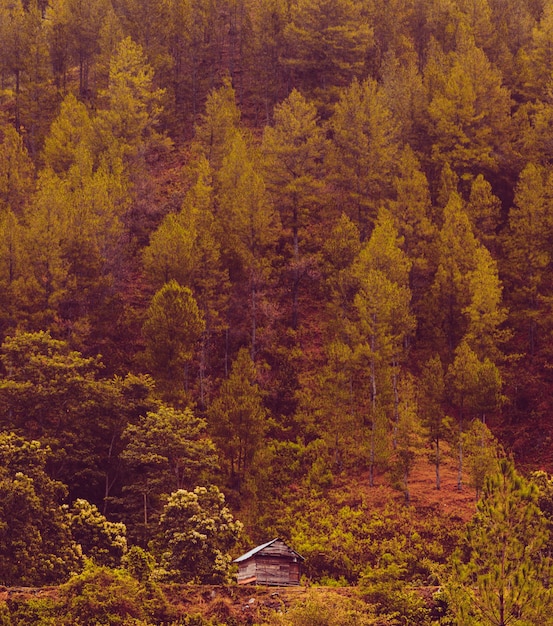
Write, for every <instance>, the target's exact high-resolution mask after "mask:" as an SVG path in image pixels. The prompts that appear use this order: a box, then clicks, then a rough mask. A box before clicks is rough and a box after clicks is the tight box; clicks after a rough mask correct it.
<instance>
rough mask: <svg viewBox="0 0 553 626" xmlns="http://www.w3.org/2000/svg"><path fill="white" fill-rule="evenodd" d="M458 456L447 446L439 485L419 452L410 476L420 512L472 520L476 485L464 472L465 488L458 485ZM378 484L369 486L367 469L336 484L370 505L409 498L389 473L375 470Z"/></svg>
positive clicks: (413, 502)
mask: <svg viewBox="0 0 553 626" xmlns="http://www.w3.org/2000/svg"><path fill="white" fill-rule="evenodd" d="M457 468H458V466H457V460H456V459H454V458H453V457H452V456H451V455H450V454H447V448H446V447H445V446H444V453H443V458H442V463H441V465H440V479H441V487H440V489H439V490H438V489H436V469H435V466H434V465H433V464H432V463H431V462H430V461H429V458H428V455H427V454H417V456H416V458H415V465H414V468H413V470H412V472H411V475H410V477H409V493H410V505H411V506H412V507H413V508H414V509H415V510H416V511H417V512H420V513H421V514H424V513H426V512H429V511H434V512H436V513H440V514H443V515H446V516H454V517H458V518H460V519H461V520H462V521H465V522H467V521H469V520H470V519H471V517H472V516H473V515H474V512H475V507H476V497H475V491H474V489H473V488H472V487H471V486H470V485H469V484H468V481H467V477H466V476H464V477H463V480H464V483H463V488H462V490H461V491H459V489H458V488H457V474H458V469H457ZM374 482H375V486H374V487H370V486H369V478H368V473H364V474H362V475H359V476H357V477H356V478H355V480H352V479H351V477H350V478H348V479H346V480H345V481H344V482H343V483H341V482H340V483H339V484H337V485H336V486H337V487H339V489H341V490H347V491H348V492H349V494H348V497H346V498H344V499H345V500H349V501H351V502H352V503H353V502H355V500H356V499H357V500H358V499H359V498H361V497H362V499H363V501H364V502H365V503H366V504H367V505H369V507H371V508H374V509H376V510H378V509H382V508H384V507H385V506H386V504H388V503H389V502H391V501H395V502H398V503H402V502H406V499H405V495H404V493H403V491H402V489H401V488H399V487H396V486H394V485H392V482H391V479H390V476H389V475H388V474H385V473H383V474H379V473H376V476H375V481H374Z"/></svg>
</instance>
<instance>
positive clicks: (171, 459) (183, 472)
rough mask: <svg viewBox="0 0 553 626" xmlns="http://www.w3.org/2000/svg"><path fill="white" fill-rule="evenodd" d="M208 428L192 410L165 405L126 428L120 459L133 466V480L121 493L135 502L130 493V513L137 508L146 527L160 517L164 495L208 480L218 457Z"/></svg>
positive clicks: (131, 474) (126, 504) (127, 502)
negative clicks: (123, 447)
mask: <svg viewBox="0 0 553 626" xmlns="http://www.w3.org/2000/svg"><path fill="white" fill-rule="evenodd" d="M206 430H207V425H206V421H205V420H203V419H202V418H199V417H196V416H195V415H194V414H193V413H192V411H191V409H185V410H183V411H179V410H177V409H174V408H172V407H170V406H165V405H162V406H160V407H159V409H158V410H157V411H155V412H153V411H151V412H148V413H147V414H146V415H145V416H143V417H142V418H141V419H140V421H139V422H138V423H137V424H129V426H127V428H126V429H125V431H124V433H123V439H124V441H125V444H126V445H125V449H124V450H123V452H122V454H121V458H122V459H123V460H124V462H125V463H126V464H127V467H128V468H129V474H128V475H129V484H127V485H126V486H125V487H124V488H123V492H124V494H130V496H131V501H130V502H129V501H128V500H129V495H126V496H125V497H124V505H125V508H126V510H127V512H128V513H129V512H131V511H133V510H135V512H136V518H135V519H134V523H135V524H136V523H137V522H138V519H139V517H140V518H142V520H143V524H144V526H145V527H146V526H147V525H148V524H149V523H151V522H152V521H154V522H155V521H157V518H158V516H159V513H160V508H161V501H162V499H163V497H167V496H168V495H169V494H170V493H172V492H173V491H176V490H178V489H192V488H193V487H194V486H195V485H196V484H197V483H199V482H200V483H201V482H204V481H207V476H208V475H209V474H210V473H211V472H212V471H213V470H214V469H215V467H216V460H217V459H216V451H215V447H214V445H213V442H212V441H211V440H210V439H208V438H207V436H206ZM132 496H134V498H132ZM140 510H141V513H142V514H141V515H140V516H139V515H138V511H140Z"/></svg>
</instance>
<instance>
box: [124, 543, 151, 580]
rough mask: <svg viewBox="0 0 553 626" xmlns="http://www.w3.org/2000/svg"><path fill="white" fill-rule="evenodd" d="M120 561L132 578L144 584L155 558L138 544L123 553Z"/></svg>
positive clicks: (149, 576)
mask: <svg viewBox="0 0 553 626" xmlns="http://www.w3.org/2000/svg"><path fill="white" fill-rule="evenodd" d="M122 563H123V566H124V567H125V569H126V570H127V571H128V572H129V574H130V575H131V576H132V577H133V578H136V580H138V582H140V583H143V584H146V583H147V582H148V581H149V580H150V578H151V576H152V572H153V571H154V566H155V559H154V557H153V555H152V554H150V553H149V552H146V550H143V549H142V548H141V547H140V546H132V548H130V549H129V550H128V552H127V553H126V554H124V555H123V558H122Z"/></svg>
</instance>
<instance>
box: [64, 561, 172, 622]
mask: <svg viewBox="0 0 553 626" xmlns="http://www.w3.org/2000/svg"><path fill="white" fill-rule="evenodd" d="M170 617H171V612H170V610H169V608H168V607H167V604H166V601H165V598H164V597H163V595H162V593H161V591H160V590H159V589H158V588H157V587H155V586H152V585H150V586H147V587H146V586H144V585H142V584H140V583H139V582H138V581H137V580H136V579H135V578H133V577H132V576H131V575H130V574H129V573H128V572H126V571H125V570H122V569H116V570H111V569H108V568H105V567H98V566H96V565H93V564H91V563H88V564H87V566H86V568H85V570H84V571H83V572H82V574H79V575H78V576H74V577H73V578H71V579H70V580H69V581H68V582H67V583H65V585H63V586H62V587H61V588H60V595H59V603H58V610H57V619H58V620H59V621H58V623H59V624H63V625H64V626H65V625H67V626H69V625H73V624H95V625H100V624H110V625H116V624H121V625H122V626H123V625H128V624H143V623H152V622H153V623H159V622H160V621H162V620H163V621H167V620H168V619H170Z"/></svg>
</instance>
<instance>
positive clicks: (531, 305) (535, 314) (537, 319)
mask: <svg viewBox="0 0 553 626" xmlns="http://www.w3.org/2000/svg"><path fill="white" fill-rule="evenodd" d="M552 183H553V177H552V174H551V171H550V170H549V168H544V167H540V166H537V165H535V164H532V163H530V164H528V165H527V166H526V167H525V168H524V170H523V171H522V172H521V174H520V178H519V181H518V184H517V187H516V190H515V197H514V205H513V206H512V207H511V209H510V211H509V224H508V230H507V231H506V232H505V233H504V249H505V261H504V263H505V266H504V274H505V287H506V294H508V304H509V308H510V309H511V311H512V314H511V318H510V319H511V323H512V325H513V327H514V329H515V331H516V332H517V333H519V334H520V335H521V336H522V337H526V338H527V339H526V341H525V343H526V345H527V349H526V350H527V351H528V352H529V353H530V354H534V353H535V352H536V351H537V350H538V346H539V339H540V332H539V331H540V328H541V322H542V310H543V307H544V305H545V303H546V302H547V297H548V295H549V293H550V289H549V280H548V278H549V268H550V264H551V253H550V250H551V237H550V234H549V233H550V228H551V225H552V224H553V214H552V212H551V197H552V187H551V185H552Z"/></svg>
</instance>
